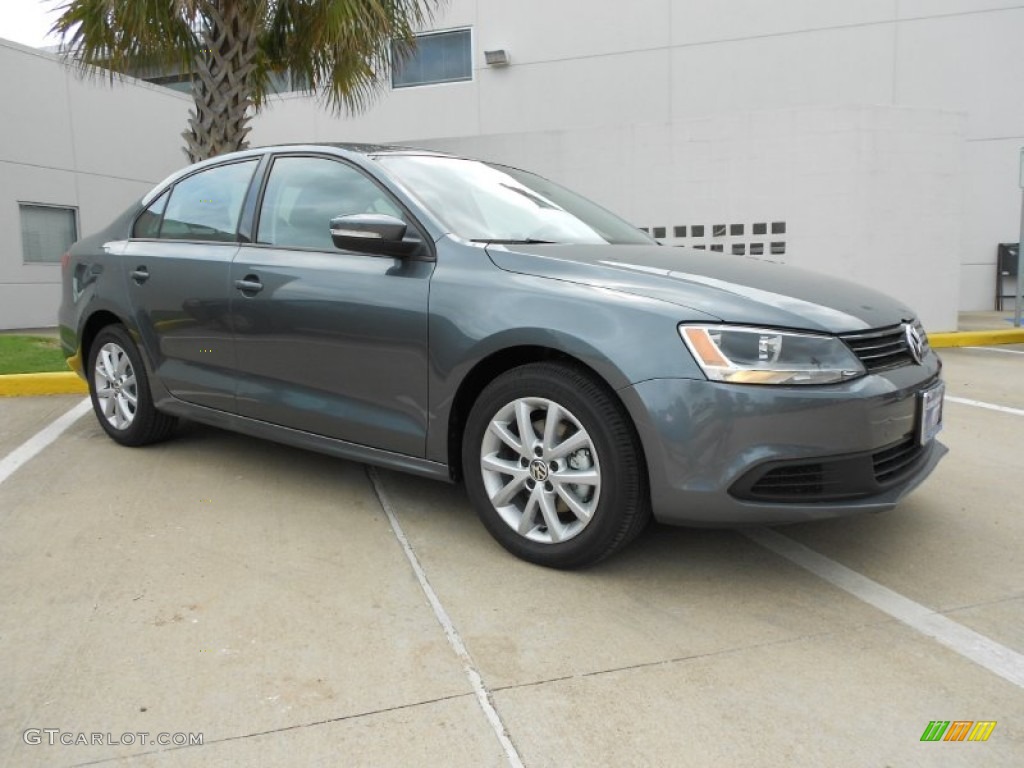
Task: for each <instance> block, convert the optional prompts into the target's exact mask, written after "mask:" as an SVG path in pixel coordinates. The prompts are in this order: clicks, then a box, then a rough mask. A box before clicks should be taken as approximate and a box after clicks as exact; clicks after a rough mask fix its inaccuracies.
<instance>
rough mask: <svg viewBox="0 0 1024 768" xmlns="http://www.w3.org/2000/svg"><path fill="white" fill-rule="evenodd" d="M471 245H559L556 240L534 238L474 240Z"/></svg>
mask: <svg viewBox="0 0 1024 768" xmlns="http://www.w3.org/2000/svg"><path fill="white" fill-rule="evenodd" d="M470 242H471V243H487V244H488V245H557V244H558V243H557V241H555V240H537V239H536V238H533V237H524V238H522V239H521V240H517V239H515V238H500V237H495V238H483V237H482V238H473V239H472V240H470Z"/></svg>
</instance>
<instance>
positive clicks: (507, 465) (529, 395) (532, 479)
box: [462, 363, 650, 568]
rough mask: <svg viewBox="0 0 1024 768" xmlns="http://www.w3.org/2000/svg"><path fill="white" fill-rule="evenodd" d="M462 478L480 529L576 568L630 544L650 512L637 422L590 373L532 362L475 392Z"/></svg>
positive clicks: (526, 553) (532, 556) (515, 548)
mask: <svg viewBox="0 0 1024 768" xmlns="http://www.w3.org/2000/svg"><path fill="white" fill-rule="evenodd" d="M462 461H463V475H464V477H465V478H466V487H467V490H468V493H469V496H470V500H471V501H472V502H473V505H474V507H475V508H476V510H477V512H478V514H479V515H480V518H481V520H482V521H483V523H484V525H485V526H486V527H487V529H488V530H489V531H490V533H491V535H493V536H494V538H495V539H497V540H498V542H499V543H500V544H501V545H502V546H504V547H505V548H506V549H507V550H509V551H510V552H512V553H513V554H514V555H517V556H518V557H521V558H523V559H524V560H528V561H530V562H533V563H537V564H539V565H546V566H550V567H554V568H577V567H581V566H585V565H589V564H591V563H594V562H597V561H598V560H601V559H603V558H605V557H607V556H609V555H611V554H612V553H614V552H616V551H617V550H619V549H621V548H622V547H624V546H625V545H626V544H628V543H629V542H630V541H631V540H632V539H633V538H634V537H635V536H636V535H637V534H638V533H639V532H640V531H641V530H642V529H643V527H644V525H645V524H646V523H647V522H648V520H649V518H650V511H649V504H648V500H647V483H646V473H645V471H644V467H643V459H642V454H641V449H640V445H639V441H638V439H637V437H636V434H635V431H634V430H633V426H632V424H631V423H630V421H629V419H628V417H627V416H626V414H625V412H624V411H623V408H622V406H621V405H620V404H619V403H618V402H617V401H616V400H615V399H614V395H613V394H612V393H610V392H609V391H608V390H607V388H606V387H605V386H604V385H603V384H602V383H601V382H599V381H597V380H596V379H595V378H594V377H592V376H591V375H590V374H589V373H587V372H585V371H584V370H582V369H580V368H577V367H575V366H571V365H565V364H561V363H535V364H530V365H525V366H522V367H520V368H515V369H513V370H511V371H508V372H507V373H505V374H503V375H502V376H500V377H499V378H498V379H496V380H495V381H494V382H492V383H491V384H490V385H489V386H487V387H486V388H485V389H484V391H483V392H482V393H481V394H480V396H479V397H478V398H477V401H476V403H474V405H473V409H472V411H471V412H470V416H469V419H468V421H467V424H466V430H465V433H464V436H463V446H462Z"/></svg>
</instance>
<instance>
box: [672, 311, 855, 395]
mask: <svg viewBox="0 0 1024 768" xmlns="http://www.w3.org/2000/svg"><path fill="white" fill-rule="evenodd" d="M679 335H680V336H682V337H683V341H684V342H686V346H687V347H689V349H690V352H692V353H693V357H694V359H696V361H697V363H698V364H699V365H700V367H701V368H702V369H703V371H704V373H705V375H707V377H708V378H709V379H711V380H712V381H727V382H729V383H731V384H832V383H834V382H837V381H846V380H847V379H852V378H854V377H856V376H861V375H863V374H864V373H865V370H864V366H862V365H861V364H860V361H859V360H858V359H857V358H856V357H854V354H853V353H852V352H851V351H850V349H849V347H847V346H846V345H845V344H844V343H843V342H841V341H840V340H839V339H837V338H836V337H834V336H816V335H813V334H810V333H792V332H790V331H776V330H772V329H770V328H745V327H742V326H732V325H680V326H679Z"/></svg>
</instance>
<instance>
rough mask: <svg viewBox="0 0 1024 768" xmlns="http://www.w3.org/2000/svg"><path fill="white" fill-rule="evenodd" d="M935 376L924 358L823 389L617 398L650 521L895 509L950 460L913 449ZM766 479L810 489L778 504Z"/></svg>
mask: <svg viewBox="0 0 1024 768" xmlns="http://www.w3.org/2000/svg"><path fill="white" fill-rule="evenodd" d="M940 365H941V364H940V363H939V360H938V358H937V356H936V355H935V354H934V353H930V354H929V355H928V357H927V358H926V360H925V362H924V365H920V366H918V365H912V366H904V367H902V368H898V369H895V370H891V371H887V372H885V373H884V374H876V375H869V376H865V377H863V378H860V379H857V380H855V381H852V382H847V383H845V384H837V385H830V386H822V387H775V386H743V385H730V384H721V383H716V382H709V381H703V380H700V381H698V380H691V379H652V380H648V381H644V382H641V383H638V384H635V385H633V386H631V387H627V388H626V389H624V390H621V391H620V395H621V396H622V399H623V401H624V403H625V404H626V406H627V408H628V409H629V410H630V413H631V415H632V416H633V420H634V423H635V424H636V426H637V431H638V432H639V435H640V439H641V442H642V443H643V447H644V452H645V454H646V459H647V467H648V476H649V479H650V486H651V503H652V507H653V512H654V516H655V518H656V519H657V520H659V521H661V522H664V523H670V524H675V525H699V526H715V525H722V526H726V525H762V524H778V523H792V522H803V521H808V520H816V519H822V518H828V517H837V516H841V515H848V514H853V513H858V512H881V511H884V510H887V509H891V508H892V507H894V506H895V505H896V503H897V502H898V501H899V500H900V499H902V498H903V497H904V496H906V495H907V494H908V493H910V491H912V490H913V489H914V488H916V487H917V486H918V485H919V484H920V483H921V482H922V481H923V480H924V479H925V478H926V477H927V476H928V475H929V474H930V473H931V472H932V470H933V469H934V468H935V466H936V465H937V464H938V462H939V460H940V459H941V458H942V457H943V456H944V455H945V454H946V452H947V450H946V448H945V446H943V445H942V444H941V443H939V442H938V441H937V440H932V441H931V442H930V443H928V444H927V445H924V446H920V447H916V446H913V445H912V443H913V440H914V438H915V436H916V434H917V424H916V420H917V418H918V416H917V414H918V408H917V393H918V392H920V391H921V390H923V389H926V388H928V387H930V386H932V385H933V384H934V383H935V382H937V381H938V379H939V369H940ZM899 446H903V448H899ZM900 451H909V452H907V453H905V454H902V453H900V468H899V471H897V472H894V473H889V474H886V473H885V470H886V468H888V467H891V466H893V460H892V457H893V456H894V455H896V454H897V453H899V452H900ZM904 457H905V458H906V459H907V460H906V461H903V458H904ZM873 468H875V469H876V470H877V471H876V472H875V473H874V474H872V470H873ZM814 471H819V472H820V477H817V478H816V479H815V477H816V476H814V474H813V473H814ZM766 477H767V478H768V479H769V480H772V479H773V478H774V479H778V478H780V477H781V479H782V481H783V482H784V483H787V484H789V486H788V487H792V483H791V480H792V479H793V478H795V477H799V478H802V479H803V478H812V481H809V482H807V483H805V484H804V486H803V487H801V488H799V490H798V492H795V493H784V494H779V495H778V496H777V497H774V498H773V497H772V496H771V491H770V486H771V483H770V482H769V483H768V484H767V485H766V484H765V483H764V482H763V481H762V482H760V483H759V482H758V481H759V480H762V478H766ZM822 479H824V481H825V482H823V483H820V484H819V481H821V480H822ZM766 488H768V489H769V492H768V493H767V494H766V493H765V492H764V491H765V489H766ZM819 488H820V489H823V490H821V491H820V492H818V489H819Z"/></svg>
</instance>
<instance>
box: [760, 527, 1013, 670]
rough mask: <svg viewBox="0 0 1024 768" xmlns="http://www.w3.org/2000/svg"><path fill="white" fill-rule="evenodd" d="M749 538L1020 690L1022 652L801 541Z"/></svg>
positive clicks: (764, 535)
mask: <svg viewBox="0 0 1024 768" xmlns="http://www.w3.org/2000/svg"><path fill="white" fill-rule="evenodd" d="M740 532H741V533H742V534H743V535H744V536H746V537H747V538H748V539H750V540H751V541H754V542H756V543H757V544H760V545H761V546H762V547H764V548H765V549H769V550H771V551H772V552H774V553H775V554H777V555H781V556H782V557H784V558H786V559H787V560H789V561H790V562H792V563H795V564H796V565H799V566H800V567H801V568H804V569H806V570H808V571H810V572H811V573H813V574H814V575H815V576H819V577H821V578H822V579H824V580H825V581H827V582H829V583H830V584H832V585H834V586H836V587H839V589H841V590H843V591H844V592H848V593H849V594H851V595H853V596H854V597H856V598H857V599H859V600H863V601H864V602H865V603H868V604H869V605H873V606H874V607H875V608H877V609H878V610H880V611H882V612H883V613H887V614H889V615H890V616H892V617H893V618H894V619H896V620H897V621H900V622H902V623H903V624H906V625H907V626H908V627H911V628H912V629H916V630H917V631H918V632H921V633H922V634H924V635H927V636H928V637H931V638H933V639H935V640H937V641H938V642H940V643H941V644H942V645H944V646H946V647H947V648H949V649H950V650H951V651H955V652H956V653H958V654H960V655H961V656H963V657H964V658H966V659H969V660H971V661H973V662H974V663H975V664H979V665H980V666H982V667H985V669H987V670H989V671H990V672H993V673H995V674H997V675H999V677H1001V678H1003V679H1004V680H1006V681H1008V682H1010V683H1013V684H1014V685H1016V686H1018V687H1020V688H1024V654H1020V653H1017V651H1014V650H1012V649H1010V648H1007V647H1006V646H1005V645H1002V644H1000V643H997V642H996V641H994V640H990V639H989V638H987V637H985V636H984V635H982V634H979V633H978V632H975V631H974V630H973V629H968V628H967V627H965V626H964V625H963V624H958V623H957V622H955V621H953V620H952V619H949V618H947V617H945V616H943V615H941V614H939V613H936V612H935V611H933V610H932V609H930V608H927V607H925V606H923V605H921V604H920V603H917V602H914V601H913V600H911V599H910V598H908V597H904V596H903V595H901V594H899V593H898V592H894V591H893V590H891V589H889V588H888V587H883V586H882V585H881V584H879V583H878V582H877V581H874V580H872V579H869V578H868V577H867V576H862V575H861V574H859V573H857V572H856V571H853V570H851V569H849V568H847V567H846V566H845V565H840V564H839V563H837V562H836V561H835V560H832V559H830V558H828V557H825V556H824V555H822V554H819V553H818V552H815V551H814V550H812V549H809V548H807V547H805V546H804V545H803V544H800V543H799V542H796V541H794V540H793V539H791V538H789V537H788V536H783V535H782V534H781V533H777V532H775V531H772V530H770V529H768V528H753V529H744V530H742V531H740Z"/></svg>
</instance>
